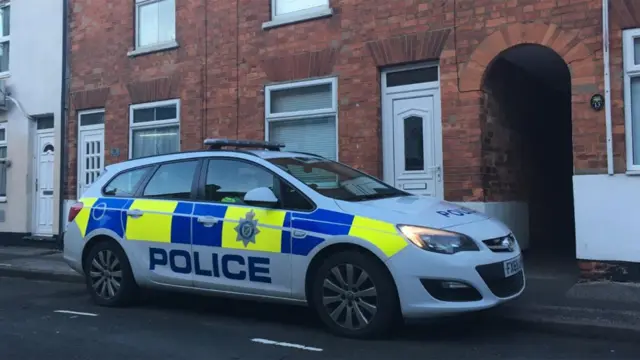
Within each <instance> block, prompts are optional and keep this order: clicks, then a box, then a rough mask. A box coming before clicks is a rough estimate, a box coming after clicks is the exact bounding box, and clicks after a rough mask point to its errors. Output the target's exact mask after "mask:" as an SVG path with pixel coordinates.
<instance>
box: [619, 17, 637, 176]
mask: <svg viewBox="0 0 640 360" xmlns="http://www.w3.org/2000/svg"><path fill="white" fill-rule="evenodd" d="M622 45H623V46H622V49H623V56H624V58H623V63H624V113H625V136H626V141H625V142H626V147H627V149H626V150H627V151H626V153H627V170H628V171H632V172H636V171H640V29H632V30H625V31H624V32H623V43H622Z"/></svg>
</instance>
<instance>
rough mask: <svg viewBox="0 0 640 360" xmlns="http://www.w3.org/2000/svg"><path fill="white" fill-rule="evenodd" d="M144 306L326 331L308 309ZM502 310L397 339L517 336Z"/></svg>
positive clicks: (195, 298) (206, 303)
mask: <svg viewBox="0 0 640 360" xmlns="http://www.w3.org/2000/svg"><path fill="white" fill-rule="evenodd" d="M140 306H143V307H145V308H153V309H158V310H161V311H171V312H173V313H175V312H180V313H182V314H183V315H187V316H199V317H214V316H215V317H225V318H229V319H230V320H241V319H245V320H251V321H256V322H262V323H268V324H279V325H284V326H292V327H300V328H303V329H308V330H315V331H324V328H323V326H322V324H321V323H320V320H319V319H318V318H317V317H316V315H315V313H314V312H313V311H312V310H311V309H309V308H307V307H304V306H294V305H282V304H273V303H263V302H257V301H249V300H238V299H229V298H221V297H209V296H202V295H192V294H181V293H166V292H157V291H154V292H148V293H146V294H145V295H144V297H143V300H142V303H141V304H140ZM499 310H500V309H493V310H490V311H485V312H478V313H474V314H467V315H458V316H451V317H446V318H440V319H432V320H423V321H420V322H411V323H407V324H405V325H404V326H402V327H401V328H400V329H398V331H397V332H395V333H394V337H395V338H396V339H399V340H405V341H419V342H424V341H437V342H443V341H451V342H459V341H460V339H461V338H467V337H473V338H475V339H479V338H485V337H486V338H495V337H496V336H504V335H505V333H511V332H516V331H517V329H516V328H515V326H514V325H513V324H510V323H509V322H508V321H507V320H502V319H497V318H496V317H494V316H492V312H494V311H499Z"/></svg>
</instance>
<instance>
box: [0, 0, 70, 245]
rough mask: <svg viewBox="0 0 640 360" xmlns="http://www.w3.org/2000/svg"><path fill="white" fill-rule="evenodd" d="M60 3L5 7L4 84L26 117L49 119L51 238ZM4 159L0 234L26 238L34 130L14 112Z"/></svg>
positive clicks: (31, 0)
mask: <svg viewBox="0 0 640 360" xmlns="http://www.w3.org/2000/svg"><path fill="white" fill-rule="evenodd" d="M62 5H63V1H53V0H16V1H12V2H11V45H10V46H11V51H10V59H9V73H10V74H9V77H8V78H7V79H6V84H7V87H8V89H9V91H10V92H11V96H12V97H13V98H15V99H17V100H18V101H19V102H20V104H21V105H22V107H23V109H24V111H25V112H27V113H28V114H29V115H39V114H48V113H53V114H54V120H55V135H56V139H55V149H56V151H55V164H54V169H55V174H54V182H55V191H54V209H53V211H54V234H55V233H57V231H58V221H59V220H58V219H59V211H58V206H57V205H56V204H58V203H59V201H60V200H59V199H60V193H59V187H60V185H59V184H60V173H59V171H60V151H59V150H60V149H61V146H60V124H61V122H60V121H61V117H60V96H61V85H62V84H61V80H62V22H63V7H62ZM2 116H6V117H7V119H8V128H7V133H8V141H7V153H8V158H9V160H11V161H12V165H11V167H10V168H9V170H8V174H7V202H6V203H2V204H0V210H5V212H6V219H5V222H1V223H0V232H31V231H32V229H31V227H32V216H33V193H34V190H35V189H34V187H35V183H34V179H33V166H34V161H33V150H32V149H33V143H32V141H33V140H32V136H33V133H34V132H35V126H33V124H32V121H31V120H29V119H28V118H27V117H26V116H25V114H23V113H22V112H21V111H20V110H19V109H18V107H16V106H15V105H10V108H9V111H8V113H6V114H5V115H2Z"/></svg>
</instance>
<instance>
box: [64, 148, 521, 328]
mask: <svg viewBox="0 0 640 360" xmlns="http://www.w3.org/2000/svg"><path fill="white" fill-rule="evenodd" d="M205 145H207V146H208V147H209V148H208V150H201V151H195V152H180V153H174V154H167V155H158V156H151V157H146V158H138V159H133V160H128V161H124V162H121V163H117V164H113V165H109V166H107V167H106V168H105V170H104V172H103V174H102V175H101V177H100V178H99V179H98V180H97V181H96V182H95V183H94V184H93V185H92V186H91V187H89V189H87V190H86V192H85V193H84V194H83V195H82V197H81V198H80V199H79V201H78V202H77V203H76V204H75V205H73V206H72V207H71V209H70V212H69V218H68V220H69V223H68V225H67V227H66V230H65V234H64V259H65V260H66V262H67V263H68V264H69V265H70V266H71V267H72V268H73V269H75V271H77V272H79V273H81V274H83V275H84V276H85V278H86V284H87V289H88V291H89V293H90V294H91V297H92V298H93V300H94V301H95V302H96V303H97V304H99V305H102V306H125V305H127V304H130V303H131V302H132V301H133V300H135V299H136V294H137V292H138V290H139V289H144V288H163V289H173V290H176V291H191V292H193V291H195V292H199V293H205V294H207V293H210V294H222V295H225V296H238V295H239V296H243V297H248V298H255V299H257V300H262V301H267V300H268V301H282V302H288V303H292V304H301V305H309V306H311V308H313V309H314V310H315V312H317V314H318V315H319V318H320V319H321V320H322V321H323V322H324V324H326V326H327V327H328V329H330V330H331V331H332V332H333V333H335V334H338V335H342V336H347V337H359V338H364V337H371V336H376V335H380V334H382V333H384V332H386V331H388V330H389V329H391V328H392V325H394V324H395V323H396V320H403V319H411V318H424V317H433V316H442V315H452V314H458V313H464V312H469V311H476V310H482V309H487V308H490V307H494V306H496V305H498V304H501V303H503V302H506V301H509V300H511V299H514V298H516V297H517V296H519V295H520V294H521V293H522V291H523V290H524V287H525V278H524V270H523V266H522V258H521V254H520V248H519V246H518V243H517V241H516V239H515V238H514V236H513V234H512V233H511V231H510V230H509V229H508V228H507V227H506V226H505V225H503V224H502V223H501V222H499V221H497V220H495V219H491V218H489V217H487V216H485V215H484V214H482V213H479V212H476V211H474V210H471V209H468V208H464V207H460V206H457V205H454V204H452V203H449V202H445V201H441V200H437V199H434V198H431V197H425V196H415V195H412V194H410V193H407V192H404V191H402V190H399V189H396V188H394V187H392V186H390V185H387V184H385V183H383V182H381V181H380V180H378V179H376V178H374V177H371V176H369V175H367V174H365V173H362V172H360V171H358V170H355V169H353V168H351V167H349V166H346V165H344V164H341V163H339V162H335V161H332V160H329V159H325V158H323V157H320V156H318V155H313V154H308V153H302V152H293V151H284V149H283V147H284V146H283V145H281V144H275V143H270V142H260V141H242V140H240V141H237V140H225V139H208V140H206V141H205Z"/></svg>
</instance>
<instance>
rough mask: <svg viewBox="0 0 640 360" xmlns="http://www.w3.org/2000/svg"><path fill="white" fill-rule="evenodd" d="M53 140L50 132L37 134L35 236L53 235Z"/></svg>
mask: <svg viewBox="0 0 640 360" xmlns="http://www.w3.org/2000/svg"><path fill="white" fill-rule="evenodd" d="M53 138H54V136H53V133H52V132H45V133H38V134H37V141H36V149H35V155H36V156H35V161H36V169H35V170H36V180H35V189H36V201H35V207H36V208H35V214H36V216H35V231H34V232H35V235H51V234H53V212H54V207H53V186H54V183H53V175H54V168H53V164H54V154H55V147H54V143H53Z"/></svg>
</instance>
